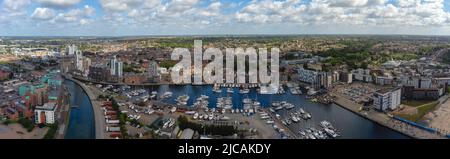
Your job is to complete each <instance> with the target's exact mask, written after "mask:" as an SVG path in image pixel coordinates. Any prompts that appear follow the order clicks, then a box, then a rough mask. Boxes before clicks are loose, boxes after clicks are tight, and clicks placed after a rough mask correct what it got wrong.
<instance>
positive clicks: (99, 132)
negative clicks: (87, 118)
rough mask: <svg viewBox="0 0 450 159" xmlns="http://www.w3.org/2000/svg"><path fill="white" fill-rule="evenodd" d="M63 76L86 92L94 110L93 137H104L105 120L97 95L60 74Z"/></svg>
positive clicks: (79, 83) (83, 85)
mask: <svg viewBox="0 0 450 159" xmlns="http://www.w3.org/2000/svg"><path fill="white" fill-rule="evenodd" d="M62 76H63V77H64V79H66V80H70V81H72V82H74V83H76V84H77V85H79V86H80V87H81V88H82V89H83V91H84V92H85V93H86V94H87V96H88V98H89V100H90V101H89V102H90V103H91V105H92V110H93V112H94V120H95V121H94V126H95V138H96V139H105V136H106V133H105V131H104V128H105V125H106V123H105V120H104V115H103V112H102V111H101V102H99V101H97V97H98V95H97V94H95V93H93V92H92V91H91V89H90V88H88V87H87V86H86V85H85V84H84V83H82V82H80V81H78V80H76V79H74V78H71V77H69V76H66V75H62Z"/></svg>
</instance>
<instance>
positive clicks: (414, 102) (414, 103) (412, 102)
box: [402, 100, 433, 107]
mask: <svg viewBox="0 0 450 159" xmlns="http://www.w3.org/2000/svg"><path fill="white" fill-rule="evenodd" d="M431 102H433V101H431V100H405V101H403V102H402V104H404V105H408V106H411V107H418V106H422V105H425V104H428V103H431Z"/></svg>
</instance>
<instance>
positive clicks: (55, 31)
mask: <svg viewBox="0 0 450 159" xmlns="http://www.w3.org/2000/svg"><path fill="white" fill-rule="evenodd" d="M211 34H214V35H216V34H414V35H450V0H243V1H240V0H0V36H34V35H40V36H46V35H51V36H89V35H91V36H122V35H211Z"/></svg>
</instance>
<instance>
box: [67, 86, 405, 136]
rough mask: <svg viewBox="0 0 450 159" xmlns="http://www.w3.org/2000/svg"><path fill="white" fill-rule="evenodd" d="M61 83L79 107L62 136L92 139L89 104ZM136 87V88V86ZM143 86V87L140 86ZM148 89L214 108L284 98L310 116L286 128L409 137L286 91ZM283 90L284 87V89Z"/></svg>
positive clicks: (78, 92)
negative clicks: (325, 124)
mask: <svg viewBox="0 0 450 159" xmlns="http://www.w3.org/2000/svg"><path fill="white" fill-rule="evenodd" d="M64 83H65V85H66V86H67V87H68V89H69V90H70V93H71V94H72V96H71V99H70V100H71V104H75V105H79V106H80V108H79V109H73V110H72V111H71V113H70V123H69V128H68V132H67V134H66V138H95V127H94V116H93V110H92V107H91V103H90V102H89V100H88V96H87V95H86V94H85V92H84V91H83V90H82V89H81V87H80V86H78V85H76V84H75V83H73V82H72V81H67V80H66V81H65V82H64ZM138 88H139V87H138ZM140 88H144V87H140ZM146 89H148V90H149V91H158V93H159V94H160V95H161V94H163V93H164V92H166V91H171V92H173V96H172V97H171V98H170V99H166V100H165V102H168V103H173V104H175V101H174V100H175V99H176V98H177V97H178V96H180V95H184V94H187V95H189V96H190V98H189V101H188V105H192V104H193V102H194V101H195V100H196V98H197V97H199V96H200V95H202V94H204V95H208V96H209V97H210V98H209V104H210V107H214V106H215V103H216V100H217V98H218V97H226V96H228V95H229V96H232V97H233V105H234V106H235V107H236V108H242V100H243V99H244V98H246V97H249V98H252V99H257V100H258V101H259V102H261V105H262V106H263V107H266V106H270V103H271V102H273V101H283V100H285V101H288V102H290V103H293V104H295V105H296V107H297V108H295V109H298V108H300V107H301V108H303V109H304V110H306V111H308V112H310V113H311V114H312V116H313V118H312V119H311V120H308V121H306V122H305V121H302V122H299V123H297V124H291V125H290V128H291V129H292V130H294V131H295V132H296V131H297V130H299V129H301V128H306V127H318V125H317V124H318V123H319V122H320V121H322V120H328V121H330V122H331V123H332V124H333V125H334V126H335V127H336V128H337V129H339V130H340V132H341V135H342V137H341V138H348V139H379V138H382V139H390V138H394V139H406V138H409V137H407V136H405V135H403V134H401V133H398V132H396V131H393V130H391V129H388V128H386V127H383V126H381V125H378V124H376V123H374V122H372V121H370V120H367V119H365V118H363V117H361V116H358V115H356V114H354V113H352V112H350V111H348V110H345V109H344V108H341V107H339V106H337V105H334V104H332V105H322V104H319V103H312V102H309V101H308V100H307V99H305V96H304V95H292V94H290V93H289V91H287V93H286V94H283V95H259V94H257V93H256V91H255V90H252V91H251V92H250V93H249V94H239V89H237V88H236V89H235V92H234V93H233V94H228V93H227V92H226V89H225V88H223V89H222V93H214V92H213V91H212V86H190V85H187V86H168V85H163V86H153V87H146ZM286 90H287V89H286ZM277 113H278V114H280V115H281V116H283V117H284V116H286V115H287V114H288V112H286V111H285V110H281V111H279V112H277Z"/></svg>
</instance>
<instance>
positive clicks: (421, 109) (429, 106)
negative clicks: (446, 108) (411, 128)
mask: <svg viewBox="0 0 450 159" xmlns="http://www.w3.org/2000/svg"><path fill="white" fill-rule="evenodd" d="M415 104H417V103H415ZM438 104H439V102H438V101H434V102H429V103H426V104H423V105H420V106H416V109H417V113H416V114H413V115H409V114H399V116H400V117H402V118H405V119H407V120H410V121H413V122H418V121H420V120H421V119H422V118H423V116H425V114H427V113H428V112H431V111H433V110H434V109H435V108H436V106H437V105H438Z"/></svg>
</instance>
